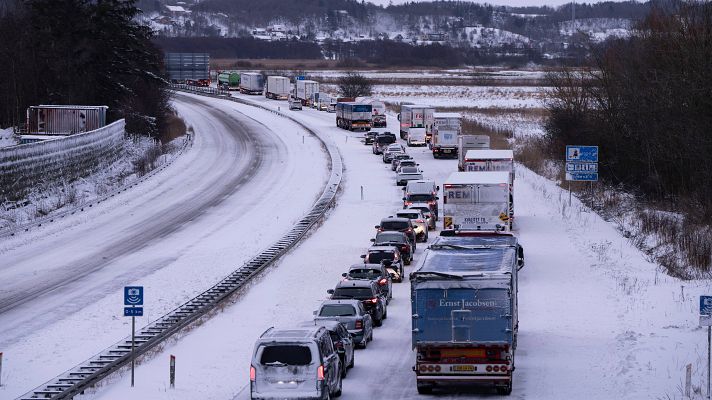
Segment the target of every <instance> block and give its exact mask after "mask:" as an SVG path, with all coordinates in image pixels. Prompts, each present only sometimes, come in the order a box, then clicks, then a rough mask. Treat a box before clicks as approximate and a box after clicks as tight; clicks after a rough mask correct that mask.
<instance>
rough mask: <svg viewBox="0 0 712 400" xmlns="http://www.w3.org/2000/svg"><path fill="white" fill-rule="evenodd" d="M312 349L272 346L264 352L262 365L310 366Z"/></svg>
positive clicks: (261, 360) (294, 346)
mask: <svg viewBox="0 0 712 400" xmlns="http://www.w3.org/2000/svg"><path fill="white" fill-rule="evenodd" d="M311 360H312V357H311V349H309V347H308V346H300V345H296V344H294V345H271V346H265V347H264V350H262V358H260V363H261V364H262V365H309V364H311Z"/></svg>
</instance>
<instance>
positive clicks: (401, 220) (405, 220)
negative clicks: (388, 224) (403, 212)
mask: <svg viewBox="0 0 712 400" xmlns="http://www.w3.org/2000/svg"><path fill="white" fill-rule="evenodd" d="M385 221H400V222H408V221H410V219H408V218H400V217H386V218H383V219H382V220H381V222H385Z"/></svg>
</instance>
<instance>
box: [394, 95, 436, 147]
mask: <svg viewBox="0 0 712 400" xmlns="http://www.w3.org/2000/svg"><path fill="white" fill-rule="evenodd" d="M434 113H435V108H433V107H430V106H424V105H415V104H404V105H402V106H401V112H400V114H398V121H400V137H401V139H407V137H408V129H409V128H425V136H426V141H428V142H429V141H430V137H431V136H432V134H433V123H434V119H433V118H434V117H433V114H434Z"/></svg>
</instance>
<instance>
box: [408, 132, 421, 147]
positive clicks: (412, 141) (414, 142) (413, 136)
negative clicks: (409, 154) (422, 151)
mask: <svg viewBox="0 0 712 400" xmlns="http://www.w3.org/2000/svg"><path fill="white" fill-rule="evenodd" d="M407 142H408V146H425V128H408V139H407Z"/></svg>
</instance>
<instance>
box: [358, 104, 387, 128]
mask: <svg viewBox="0 0 712 400" xmlns="http://www.w3.org/2000/svg"><path fill="white" fill-rule="evenodd" d="M359 101H360V102H361V103H364V104H370V105H371V110H372V112H371V114H372V124H373V127H374V128H385V127H386V126H387V123H386V104H385V103H384V102H382V101H380V100H373V99H369V98H363V99H359Z"/></svg>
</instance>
